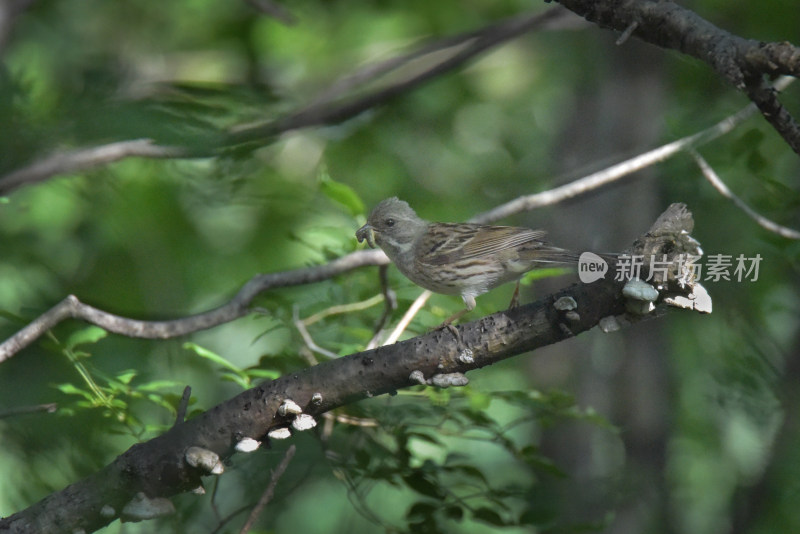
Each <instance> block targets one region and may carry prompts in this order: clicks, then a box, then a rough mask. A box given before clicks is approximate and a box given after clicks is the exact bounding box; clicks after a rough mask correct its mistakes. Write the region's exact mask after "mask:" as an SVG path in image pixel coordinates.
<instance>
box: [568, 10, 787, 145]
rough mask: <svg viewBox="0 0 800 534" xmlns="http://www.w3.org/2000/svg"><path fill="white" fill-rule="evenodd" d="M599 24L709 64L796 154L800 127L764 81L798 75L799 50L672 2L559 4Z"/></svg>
mask: <svg viewBox="0 0 800 534" xmlns="http://www.w3.org/2000/svg"><path fill="white" fill-rule="evenodd" d="M558 2H559V3H560V4H561V5H563V6H564V7H566V8H567V9H569V10H570V11H573V12H575V13H577V14H578V15H580V16H582V17H584V18H586V19H587V20H589V21H591V22H594V23H596V24H597V25H598V26H601V27H606V28H611V29H614V30H617V31H619V32H623V35H624V34H625V33H630V34H632V35H633V36H635V37H638V38H639V39H641V40H642V41H645V42H647V43H651V44H654V45H658V46H661V47H664V48H670V49H673V50H677V51H679V52H682V53H684V54H687V55H690V56H692V57H695V58H697V59H699V60H701V61H703V62H705V63H707V64H708V65H709V66H710V67H711V68H712V69H714V71H715V72H716V73H717V74H719V75H720V76H722V77H723V78H724V79H725V80H727V81H728V82H729V83H731V84H732V85H733V86H734V87H736V88H737V89H739V90H740V91H744V92H745V93H746V94H747V95H748V97H749V98H750V99H751V100H752V101H753V102H754V103H755V104H756V106H758V109H759V110H760V111H761V113H762V114H763V115H764V117H765V118H766V119H767V121H768V122H769V123H770V124H771V125H772V127H773V128H775V130H776V131H777V132H778V133H779V134H780V135H781V136H782V137H783V139H784V140H785V141H786V142H787V143H788V144H789V146H790V147H791V148H792V150H794V151H795V152H796V153H798V154H800V126H799V125H798V124H797V122H796V121H795V119H794V118H793V117H792V116H791V115H790V114H789V112H788V111H787V110H786V109H785V108H784V107H783V105H782V104H781V103H780V101H779V100H778V99H777V97H776V96H775V94H774V91H773V90H772V88H771V87H769V86H768V85H767V84H766V82H764V81H763V78H764V76H776V75H779V74H786V75H790V76H794V77H797V76H798V75H800V48H798V47H796V46H793V45H791V44H790V43H785V42H784V43H763V42H759V41H756V40H753V39H744V38H742V37H739V36H736V35H733V34H731V33H729V32H727V31H725V30H723V29H721V28H718V27H717V26H715V25H713V24H712V23H710V22H709V21H707V20H705V19H704V18H702V17H701V16H699V15H698V14H696V13H694V12H692V11H689V10H688V9H685V8H683V7H681V6H679V5H678V4H676V3H674V2H672V1H670V0H601V1H597V0H558Z"/></svg>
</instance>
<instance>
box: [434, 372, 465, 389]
mask: <svg viewBox="0 0 800 534" xmlns="http://www.w3.org/2000/svg"><path fill="white" fill-rule="evenodd" d="M429 382H430V384H431V385H434V386H436V387H440V388H449V387H462V386H466V385H467V384H469V378H467V377H466V375H464V374H462V373H443V374H438V375H433V377H432V378H431V379H430V381H429Z"/></svg>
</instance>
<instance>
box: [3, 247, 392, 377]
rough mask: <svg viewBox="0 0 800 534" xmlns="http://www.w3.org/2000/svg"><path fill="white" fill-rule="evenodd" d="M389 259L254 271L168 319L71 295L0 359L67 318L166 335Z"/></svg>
mask: <svg viewBox="0 0 800 534" xmlns="http://www.w3.org/2000/svg"><path fill="white" fill-rule="evenodd" d="M388 262H389V259H388V258H387V257H386V255H385V254H384V253H383V251H381V250H362V251H358V252H353V253H351V254H348V255H347V256H343V257H341V258H338V259H336V260H333V261H332V262H330V263H327V264H325V265H318V266H315V267H307V268H304V269H295V270H292V271H284V272H280V273H270V274H259V275H256V276H254V277H253V278H252V279H250V281H249V282H247V283H246V284H245V285H244V286H243V287H242V289H240V290H239V292H238V293H237V294H236V296H235V297H233V299H231V300H230V301H228V302H227V303H226V304H223V305H222V306H220V307H219V308H215V309H213V310H210V311H207V312H204V313H200V314H197V315H192V316H189V317H184V318H181V319H174V320H171V321H140V320H137V319H128V318H126V317H121V316H119V315H114V314H112V313H108V312H106V311H103V310H100V309H98V308H94V307H92V306H89V305H88V304H84V303H83V302H81V301H80V300H78V298H77V297H76V296H74V295H69V296H68V297H66V298H65V299H64V300H62V301H61V302H59V303H58V304H56V305H55V306H53V307H52V308H51V309H50V310H48V311H47V312H45V313H43V314H42V315H40V316H39V317H38V318H36V319H35V320H34V321H32V322H31V323H29V324H28V325H27V326H25V327H24V328H23V329H22V330H20V331H19V332H17V333H16V334H14V335H13V336H11V337H10V338H8V339H7V340H6V341H4V342H3V343H2V344H0V363H2V362H3V361H5V360H6V359H8V358H10V357H11V356H13V355H14V354H16V353H17V352H19V351H20V350H22V349H23V348H25V347H27V346H28V345H30V344H31V343H32V342H33V341H34V340H36V339H37V338H38V337H39V336H41V335H42V334H44V333H45V332H47V331H48V330H49V329H50V328H52V327H53V326H55V325H57V324H58V323H60V322H61V321H63V320H65V319H68V318H73V319H82V320H84V321H86V322H88V323H91V324H94V325H97V326H99V327H101V328H105V329H106V330H108V331H109V332H114V333H116V334H122V335H125V336H129V337H139V338H147V339H168V338H173V337H178V336H182V335H186V334H190V333H192V332H197V331H199V330H205V329H207V328H211V327H213V326H217V325H220V324H223V323H227V322H230V321H233V320H234V319H238V318H239V317H242V316H244V315H245V314H247V313H248V312H249V305H250V302H251V301H252V300H253V299H254V298H255V297H256V296H257V295H258V294H259V293H261V292H263V291H266V290H268V289H275V288H279V287H290V286H298V285H305V284H310V283H314V282H320V281H322V280H327V279H329V278H333V277H334V276H337V275H339V274H342V273H344V272H347V271H350V270H352V269H355V268H357V267H363V266H365V265H385V264H386V263H388Z"/></svg>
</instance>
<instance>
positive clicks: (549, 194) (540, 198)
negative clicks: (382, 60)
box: [470, 76, 794, 223]
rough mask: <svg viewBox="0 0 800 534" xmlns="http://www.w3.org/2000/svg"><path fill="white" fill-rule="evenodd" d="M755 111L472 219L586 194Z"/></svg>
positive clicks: (785, 80) (781, 84)
mask: <svg viewBox="0 0 800 534" xmlns="http://www.w3.org/2000/svg"><path fill="white" fill-rule="evenodd" d="M793 81H794V78H790V77H788V76H784V77H782V78H780V79H779V80H778V81H777V82H776V83H775V87H776V88H778V89H779V90H783V89H785V88H786V87H788V86H789V85H790V84H791V83H792V82H793ZM756 111H757V110H756V106H755V105H754V104H748V105H747V106H745V107H744V108H742V109H740V110H739V111H737V112H736V113H734V114H733V115H730V116H728V117H726V118H724V119H722V120H721V121H719V122H718V123H717V124H715V125H714V126H711V127H710V128H706V129H705V130H702V131H700V132H697V133H695V134H692V135H688V136H686V137H683V138H681V139H678V140H677V141H672V142H671V143H667V144H665V145H662V146H660V147H658V148H656V149H653V150H650V151H648V152H645V153H644V154H639V155H638V156H635V157H633V158H630V159H628V160H625V161H623V162H621V163H617V164H616V165H612V166H611V167H607V168H605V169H603V170H600V171H597V172H595V173H593V174H590V175H588V176H584V177H583V178H579V179H577V180H575V181H573V182H570V183H568V184H564V185H562V186H559V187H554V188H553V189H549V190H547V191H543V192H541V193H536V194H533V195H527V196H522V197H519V198H516V199H514V200H512V201H511V202H507V203H505V204H503V205H501V206H498V207H496V208H494V209H491V210H489V211H485V212H483V213H480V214H478V215H476V216H475V217H473V218H472V219H470V221H471V222H477V223H489V222H493V221H497V220H499V219H503V218H505V217H508V216H510V215H513V214H515V213H519V212H522V211H529V210H532V209H535V208H540V207H543V206H551V205H553V204H557V203H559V202H563V201H565V200H568V199H570V198H574V197H576V196H578V195H582V194H585V193H587V192H589V191H593V190H595V189H597V188H599V187H602V186H604V185H608V184H610V183H612V182H615V181H617V180H619V179H620V178H623V177H625V176H627V175H629V174H632V173H634V172H636V171H639V170H642V169H644V168H646V167H649V166H651V165H654V164H656V163H660V162H662V161H664V160H666V159H668V158H671V157H672V156H674V155H675V154H679V153H681V152H684V151H686V150H688V149H690V148H695V147H698V146H701V145H703V144H706V143H708V142H710V141H713V140H714V139H717V138H718V137H721V136H723V135H725V134H727V133H729V132H731V131H732V130H733V129H734V128H736V127H737V126H738V125H739V124H741V123H742V122H744V121H745V120H746V119H748V118H750V117H751V116H753V115H754V114H755V112H756Z"/></svg>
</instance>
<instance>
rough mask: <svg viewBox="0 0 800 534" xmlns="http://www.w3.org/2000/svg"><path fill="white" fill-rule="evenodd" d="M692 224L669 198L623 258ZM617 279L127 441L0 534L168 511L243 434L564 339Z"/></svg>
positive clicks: (599, 312) (333, 368) (284, 381)
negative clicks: (467, 354) (202, 459)
mask: <svg viewBox="0 0 800 534" xmlns="http://www.w3.org/2000/svg"><path fill="white" fill-rule="evenodd" d="M692 224H693V223H692V219H691V214H690V213H688V211H686V209H685V207H684V206H683V205H678V204H674V205H673V206H671V207H670V208H669V210H667V212H665V213H664V214H662V216H661V217H659V219H658V221H657V222H656V224H655V225H654V226H653V228H651V229H650V231H649V232H648V233H647V234H645V235H644V236H642V237H641V238H640V239H639V240H637V241H636V243H635V244H634V247H633V248H632V250H631V254H658V255H659V256H660V255H661V254H662V253H663V254H667V255H668V257H669V259H670V260H674V259H675V258H676V257H677V255H678V254H682V253H687V252H688V253H692V254H695V253H697V247H696V242H694V241H693V240H691V238H690V237H689V235H688V233H686V232H688V231H690V230H691V227H692ZM622 285H623V282H617V281H615V280H614V277H613V276H609V277H607V279H603V280H600V281H597V282H594V283H592V284H588V285H586V284H576V285H573V286H571V287H568V288H566V289H564V290H562V291H560V292H558V293H556V294H554V295H551V296H549V297H547V298H544V299H542V300H540V301H538V302H535V303H532V304H529V305H527V306H522V307H520V308H517V309H513V310H507V311H503V312H499V313H495V314H492V315H489V316H487V317H484V318H482V319H480V320H477V321H473V322H471V323H467V324H464V325H461V326H459V327H458V329H459V333H460V338H461V341H460V342H458V341H457V340H456V338H455V337H454V336H453V334H452V333H451V332H450V331H449V330H447V329H441V330H436V331H434V332H431V333H429V334H427V335H424V336H419V337H416V338H413V339H409V340H407V341H403V342H400V343H397V344H394V345H387V346H383V347H380V348H377V349H373V350H368V351H364V352H360V353H357V354H351V355H349V356H346V357H343V358H338V359H335V360H329V361H326V362H323V363H321V364H318V365H315V366H313V367H310V368H307V369H305V370H303V371H300V372H297V373H293V374H291V375H286V376H283V377H281V378H279V379H277V380H274V381H272V382H267V383H264V384H261V385H259V386H257V387H255V388H253V389H250V390H248V391H245V392H244V393H242V394H240V395H238V396H236V397H234V398H232V399H230V400H228V401H226V402H224V403H222V404H220V405H218V406H216V407H215V408H213V409H211V410H209V411H207V412H205V413H204V414H202V415H200V416H198V417H195V418H194V419H191V420H189V421H186V422H185V423H182V424H178V425H176V426H174V427H173V428H172V429H170V430H169V431H168V432H166V433H165V434H163V435H161V436H159V437H157V438H155V439H152V440H150V441H148V442H146V443H141V444H137V445H134V446H133V447H131V448H130V449H129V450H128V451H126V452H125V453H123V454H122V455H121V456H119V457H118V458H117V459H116V460H115V461H114V462H113V463H111V464H110V465H108V466H106V467H105V468H104V469H102V470H101V471H99V472H97V473H95V474H93V475H91V476H89V477H87V478H86V479H84V480H81V481H80V482H77V483H75V484H72V485H70V486H68V487H67V488H65V489H64V490H62V491H60V492H56V493H53V494H52V495H50V496H48V497H46V498H45V499H43V500H42V501H40V502H38V503H37V504H34V505H33V506H31V507H29V508H27V509H26V510H23V511H20V512H18V513H16V514H14V515H12V516H10V517H7V518H5V519H2V520H0V531H4V530H8V531H12V532H15V533H19V534H26V533H37V534H39V533H48V532H75V531H77V530H83V531H85V532H93V531H95V530H97V529H99V528H101V527H103V526H105V525H107V524H108V523H110V522H111V521H113V520H114V519H115V518H117V517H119V516H120V514H121V513H122V515H123V516H124V515H125V514H124V510H125V506H126V503H130V502H131V501H137V502H138V501H143V500H144V501H147V500H150V501H153V502H155V503H158V504H159V505H160V506H159V509H161V510H168V509H169V506H168V501H166V500H165V499H164V498H165V497H169V496H172V495H175V494H178V493H182V492H186V491H189V490H191V489H193V488H197V487H198V486H199V485H200V484H201V482H202V481H201V479H202V477H203V476H205V475H208V474H210V473H214V474H220V472H221V470H222V465H223V464H222V463H221V462H222V460H224V459H225V458H227V457H229V456H231V455H232V454H233V453H234V452H235V451H236V450H237V449H236V446H237V444H238V443H240V442H241V441H243V440H246V439H247V438H250V439H255V440H261V439H266V437H265V436H266V435H267V434H268V433H269V432H270V431H271V430H275V429H276V428H281V427H288V426H290V425H291V426H294V427H295V428H297V427H298V426H302V425H298V420H299V419H300V418H301V417H305V419H304V422H306V423H307V421H308V416H312V417H318V416H320V415H322V414H323V413H325V412H327V411H329V410H332V409H333V408H336V407H339V406H343V405H345V404H350V403H353V402H356V401H358V400H361V399H365V398H370V397H373V396H376V395H381V394H384V393H392V392H394V391H396V390H397V389H400V388H407V387H409V386H412V385H414V384H415V383H417V382H416V381H415V380H414V379H413V378H412V373H415V372H418V373H421V375H422V376H423V377H432V376H435V375H438V374H439V373H443V372H444V373H456V372H460V373H463V372H467V371H470V370H474V369H478V368H481V367H484V366H487V365H491V364H493V363H496V362H498V361H500V360H502V359H505V358H509V357H511V356H514V355H517V354H521V353H523V352H527V351H531V350H534V349H536V348H539V347H542V346H545V345H550V344H553V343H557V342H559V341H562V340H564V339H567V338H569V337H573V336H574V335H577V334H580V333H582V332H585V331H586V330H589V329H591V328H593V327H594V326H595V325H597V324H599V323H600V321H601V319H604V318H606V317H609V316H617V315H621V314H624V313H625V309H626V301H625V298H624V297H623V294H622V291H621V289H622ZM673 289H674V288H673ZM569 299H571V300H572V302H573V303H574V307H573V308H572V309H571V310H570V312H568V313H565V311H564V308H563V307H559V306H556V305H555V303H556V302H559V301H560V302H563V301H565V300H569ZM465 346H466V347H467V348H469V349H470V350H471V351H472V358H471V359H469V360H467V359H464V358H461V359H459V355H460V354H461V352H462V350H463V349H464V347H465ZM418 373H415V375H417V376H419V375H418ZM287 399H291V400H292V401H293V402H294V403H295V404H296V405H297V406H298V407H300V408H301V409H302V412H303V414H302V415H292V412H291V411H287V410H279V407H280V406H282V405H283V406H286V405H287V403H286V402H285V401H286V400H287ZM306 426H307V425H306ZM198 448H199V449H198ZM198 450H200V451H205V452H206V453H208V456H210V457H211V458H212V459H213V460H211V461H209V462H206V463H204V464H200V465H197V466H195V467H193V466H192V465H191V464H190V460H189V458H194V457H192V455H193V454H194V455H196V453H197V452H198ZM192 463H194V464H197V462H195V461H193V462H192ZM165 503H166V504H167V505H165ZM121 510H123V512H120V511H121Z"/></svg>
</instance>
